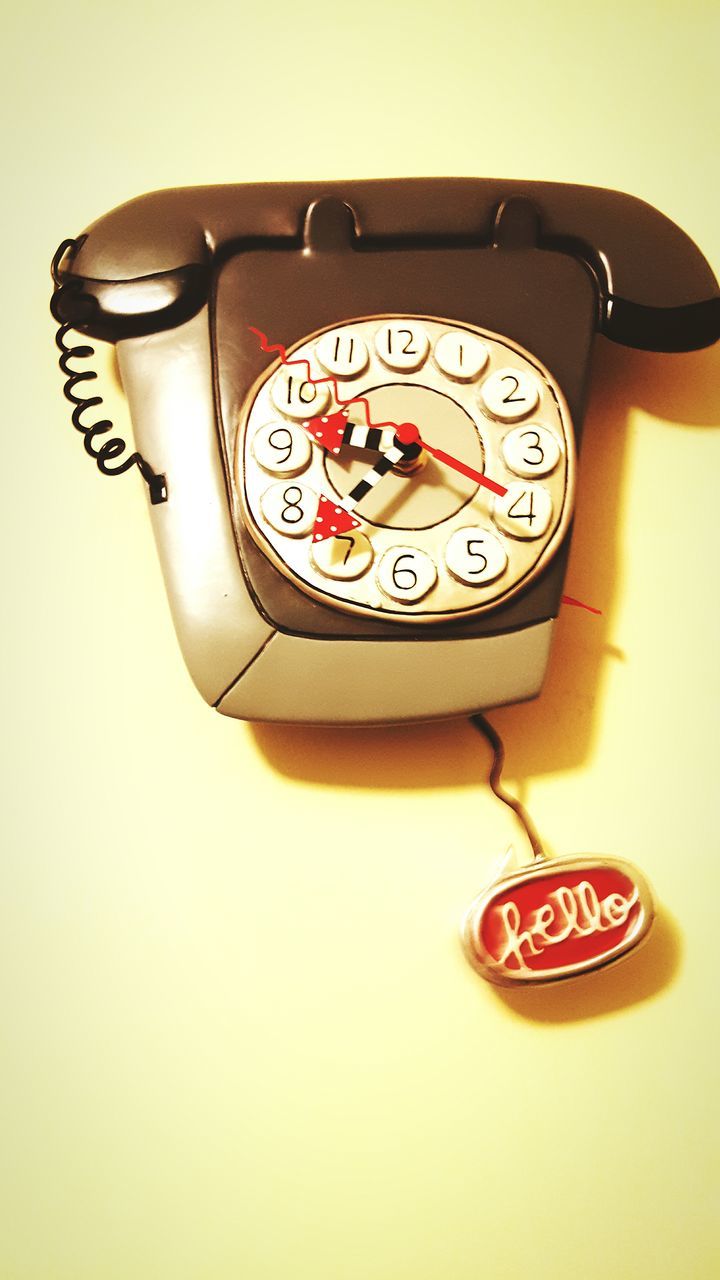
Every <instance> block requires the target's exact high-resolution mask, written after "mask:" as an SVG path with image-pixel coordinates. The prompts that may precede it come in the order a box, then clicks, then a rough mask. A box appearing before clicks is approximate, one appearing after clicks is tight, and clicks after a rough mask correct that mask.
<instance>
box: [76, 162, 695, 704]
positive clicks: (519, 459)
mask: <svg viewBox="0 0 720 1280" xmlns="http://www.w3.org/2000/svg"><path fill="white" fill-rule="evenodd" d="M56 283H57V285H58V288H57V291H56V294H55V297H54V301H53V311H54V314H55V315H56V317H57V318H58V319H60V320H61V321H62V322H64V323H67V324H71V325H73V327H75V328H77V329H79V330H80V331H81V332H83V333H86V334H88V335H90V336H94V337H97V338H100V339H103V340H106V341H110V342H114V343H116V344H117V352H118V361H119V366H120V371H121V376H122V381H123V386H124V389H125V392H126V394H127V397H128V400H129V405H130V411H131V416H132V421H133V425H134V431H135V437H136V442H137V445H138V448H139V450H140V451H141V453H142V455H143V456H144V457H145V458H148V459H149V460H150V462H151V463H152V465H153V466H154V467H156V468H158V469H159V470H162V471H163V472H164V473H165V474H164V478H165V482H166V494H165V493H163V495H162V496H163V498H164V497H166V499H167V500H166V501H154V503H153V505H151V507H150V512H151V518H152V523H153V527H154V532H155V537H156V541H157V545H158V550H159V554H160V559H161V563H162V568H163V573H164V577H165V581H166V584H167V590H168V595H169V599H170V604H171V608H172V613H173V618H174V622H175V627H176V630H177V634H178V638H179V641H180V645H181V648H182V651H183V654H184V657H185V661H186V663H187V666H188V668H189V671H190V673H191V675H192V677H193V679H194V681H195V684H196V685H197V688H198V689H199V691H200V692H201V694H202V695H203V697H204V698H205V699H206V701H207V702H208V703H210V704H212V705H213V706H215V707H216V708H217V710H219V711H221V712H223V713H224V714H227V715H231V716H237V717H240V718H244V719H249V720H259V721H262V720H265V721H280V722H302V723H319V724H331V723H337V724H342V723H346V724H379V723H397V722H402V721H412V720H428V719H433V718H442V717H450V716H455V715H464V714H467V713H469V712H473V711H478V710H480V709H483V708H486V707H489V706H493V705H499V704H502V703H508V702H515V701H521V700H524V699H527V698H531V697H533V696H535V695H537V694H538V693H539V691H540V687H541V684H542V680H543V675H544V672H545V668H546V664H547V660H548V654H549V648H550V641H551V636H552V629H553V621H554V619H555V618H556V616H557V612H558V608H559V605H560V600H561V594H562V586H563V578H564V574H565V567H566V561H567V555H568V550H569V536H570V528H571V519H572V500H573V486H574V475H575V465H576V452H577V448H578V446H579V442H580V437H581V427H582V419H583V411H584V406H585V398H586V391H587V380H588V373H589V367H590V357H591V351H592V345H593V339H594V335H595V333H596V332H598V331H599V332H601V333H604V334H606V335H607V336H608V337H609V338H611V339H613V340H614V341H616V342H619V343H623V344H626V345H628V346H633V347H640V348H644V349H651V350H658V351H684V350H692V349H696V348H699V347H703V346H707V345H710V344H711V343H713V342H714V341H716V340H717V338H718V337H719V336H720V295H719V292H718V285H717V282H716V280H715V278H714V276H713V273H712V271H711V269H710V267H709V266H708V264H707V263H706V261H705V260H704V258H703V256H702V255H701V253H700V251H699V250H698V249H697V247H696V246H695V245H694V244H693V243H692V241H691V240H690V239H689V238H688V237H687V236H686V235H685V234H684V233H683V232H682V231H681V230H680V229H679V228H678V227H677V226H675V225H674V224H673V223H672V222H671V221H669V220H668V219H667V218H666V217H664V216H663V215H662V214H661V213H659V212H658V211H657V210H655V209H653V208H651V207H650V206H649V205H647V204H645V203H643V202H641V201H640V200H637V199H635V198H633V197H631V196H628V195H624V194H620V193H618V192H614V191H606V190H601V189H598V188H590V187H582V186H571V185H561V184H551V183H540V182H519V181H501V180H485V179H482V180H481V179H452V180H448V179H411V180H393V181H385V180H377V181H362V182H355V181H349V182H333V183H297V184H276V185H265V184H263V185H241V186H219V187H200V188H189V189H178V190H168V191H160V192H155V193H152V194H149V195H145V196H142V197H140V198H138V199H135V200H132V201H130V202H129V203H128V204H125V205H123V206H121V207H120V208H118V209H116V210H115V211H114V212H112V213H110V214H108V215H107V216H106V217H103V218H101V219H100V220H99V221H97V222H96V223H94V224H93V225H92V226H91V227H90V228H89V230H88V231H87V232H86V233H85V235H84V236H82V237H81V238H80V239H79V241H77V242H75V247H74V248H73V250H71V251H69V252H67V253H66V254H65V255H64V257H63V259H62V261H61V262H60V264H59V270H58V272H57V275H56ZM408 422H410V424H411V426H413V425H414V427H415V436H414V437H413V436H412V432H411V440H412V439H414V441H415V444H414V449H413V445H412V442H411V443H410V444H408V443H407V440H406V442H405V444H404V445H402V444H401V448H400V452H401V454H402V456H400V457H398V450H397V446H398V443H399V440H400V436H399V435H397V434H396V432H395V428H396V427H398V428H399V427H400V426H401V425H403V424H404V426H405V427H407V424H408ZM378 424H381V425H378ZM382 424H385V425H382ZM388 424H390V425H388ZM76 425H77V424H76ZM315 428H318V430H317V431H316V430H315ZM331 430H332V431H334V432H335V433H336V434H335V436H334V437H333V436H332V435H331V437H328V436H327V434H326V435H324V436H323V435H322V433H323V432H325V433H327V431H331ZM373 433H374V434H373ZM315 436H317V439H315V438H314V437H315ZM425 443H427V446H428V449H432V448H433V447H434V449H435V453H434V454H433V453H432V452H430V453H428V452H425V450H424V449H423V447H422V446H423V445H424V444H425ZM393 448H395V452H394V453H393V452H392V450H393ZM388 449H389V452H388ZM386 455H387V457H388V458H389V459H392V460H394V463H395V465H393V466H392V467H390V463H389V461H388V462H385V463H381V464H380V466H379V467H378V466H377V465H375V466H373V462H375V463H377V460H378V459H379V458H381V459H382V458H384V457H385V456H386ZM448 458H449V459H450V462H449V463H448V462H447V459H448ZM458 462H459V463H460V464H461V465H460V466H457V465H453V463H455V464H457V463H458ZM368 469H369V470H368ZM368 476H369V484H368V483H366V481H365V480H363V477H368ZM486 477H487V478H488V479H489V480H490V485H492V484H493V483H494V485H495V489H496V491H495V492H493V491H492V489H491V488H488V487H486V486H485V484H484V483H481V482H480V481H481V480H484V478H486ZM363 486H365V488H363ZM371 489H372V492H370V490H371ZM501 490H504V493H501V492H500V491H501ZM348 492H351V493H357V492H362V494H363V497H362V500H361V501H357V503H356V505H355V507H353V505H352V504H351V503H350V502H349V501H348V500H347V498H348ZM323 504H325V505H323ZM321 511H326V512H328V513H329V519H330V521H331V522H332V520H334V519H336V518H338V517H339V518H340V520H341V521H344V522H345V523H344V525H343V527H342V530H341V532H340V533H339V534H335V535H334V536H332V537H330V536H320V535H318V533H317V529H318V523H317V522H318V520H319V519H320V513H321ZM330 527H332V528H334V527H335V526H333V525H332V523H331V526H330Z"/></svg>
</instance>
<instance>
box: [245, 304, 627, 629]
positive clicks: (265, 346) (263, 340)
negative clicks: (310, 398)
mask: <svg viewBox="0 0 720 1280" xmlns="http://www.w3.org/2000/svg"><path fill="white" fill-rule="evenodd" d="M248 329H249V330H250V332H251V333H254V334H256V335H257V337H258V338H259V339H260V346H261V348H262V350H263V351H265V352H266V353H267V354H268V355H271V354H272V352H273V351H277V353H278V355H279V356H280V360H281V363H282V364H286V365H287V364H301V365H304V366H305V368H306V369H307V375H308V376H307V380H308V382H312V383H313V384H315V385H318V384H319V383H321V382H330V383H331V384H332V388H333V391H334V393H335V399H336V400H337V402H338V404H341V405H343V406H345V405H348V404H361V405H363V407H364V409H365V417H366V419H367V425H368V426H369V427H399V426H401V425H402V426H405V425H409V426H413V425H414V424H413V423H409V424H406V423H402V424H401V423H399V422H373V420H372V418H371V417H370V405H369V404H368V402H367V400H366V399H365V397H364V396H351V397H350V399H349V400H343V398H342V396H341V395H340V391H339V389H338V384H337V378H334V377H332V375H330V376H328V377H327V378H313V376H312V373H311V372H310V364H309V362H308V361H307V360H304V359H300V360H288V354H287V351H286V349H285V347H284V346H283V345H282V343H281V342H272V343H271V342H268V337H267V334H266V333H263V331H262V329H256V328H255V326H254V325H252V324H250V325H248ZM416 430H417V428H416ZM560 603H561V604H572V605H577V607H578V608H579V609H587V611H588V613H597V614H600V615H602V609H595V608H594V607H593V605H591V604H585V603H584V601H583V600H575V599H574V597H573V596H561V597H560Z"/></svg>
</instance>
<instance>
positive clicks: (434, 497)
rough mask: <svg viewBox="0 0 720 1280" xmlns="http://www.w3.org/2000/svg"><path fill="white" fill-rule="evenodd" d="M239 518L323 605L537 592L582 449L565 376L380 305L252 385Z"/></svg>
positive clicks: (401, 611)
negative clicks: (558, 379)
mask: <svg viewBox="0 0 720 1280" xmlns="http://www.w3.org/2000/svg"><path fill="white" fill-rule="evenodd" d="M235 469H236V481H237V490H238V494H239V495H240V501H241V506H242V518H243V520H244V522H245V523H246V525H247V527H248V529H249V530H250V533H251V534H252V536H253V538H254V540H255V541H256V542H257V544H258V546H259V547H260V548H261V550H262V551H263V552H264V553H265V555H267V557H268V558H269V559H270V560H271V561H272V563H273V564H274V565H275V566H276V567H277V568H278V569H279V570H280V572H281V573H283V574H284V575H285V576H286V577H288V578H289V579H290V580H291V581H292V582H293V583H294V584H295V585H296V586H297V587H298V588H300V589H301V590H302V591H305V592H306V593H307V594H308V595H310V596H312V597H313V598H314V599H317V600H321V601H322V602H324V603H326V604H330V605H332V606H334V607H336V608H338V609H341V610H343V611H347V612H351V613H361V614H365V615H368V614H371V615H373V616H378V615H382V616H385V617H388V618H391V619H393V620H398V621H403V620H407V621H410V622H413V623H417V622H419V621H426V622H432V621H446V620H447V619H448V617H452V616H463V615H467V614H473V613H479V612H482V611H484V610H488V609H492V608H494V607H496V606H497V605H498V604H500V603H503V602H504V601H506V600H507V599H508V598H509V597H510V596H511V595H513V594H514V593H516V592H517V591H519V590H521V589H522V588H524V587H526V586H527V585H528V583H529V582H530V581H531V580H532V578H533V577H534V576H535V575H536V574H537V573H539V572H540V570H541V569H542V568H543V567H544V565H545V564H546V563H547V562H548V560H549V559H550V557H551V556H552V555H553V554H554V552H555V551H556V550H557V548H558V547H559V545H560V542H561V541H562V538H563V536H564V534H565V532H566V529H567V526H568V523H569V520H570V515H571V510H572V499H573V488H574V471H575V453H574V437H573V431H572V424H571V422H570V415H569V411H568V408H567V405H566V404H565V401H564V398H563V396H562V393H561V392H560V389H559V387H558V386H557V384H556V383H555V382H554V381H553V379H552V377H551V375H550V373H549V372H548V371H547V369H545V368H544V367H543V366H542V365H541V364H540V362H539V361H538V360H536V359H535V357H534V356H532V355H531V354H530V353H529V352H527V351H524V350H523V349H522V348H521V347H519V346H518V345H517V344H516V343H514V342H512V341H510V340H509V339H507V338H503V337H501V336H499V335H498V334H494V333H489V332H487V331H485V330H483V329H479V328H476V327H473V326H470V325H467V324H457V323H454V322H453V321H450V320H441V319H437V318H433V317H429V316H387V315H383V316H371V317H364V318H361V319H355V320H350V321H347V322H343V323H342V324H338V325H334V326H333V327H332V328H329V329H325V330H321V331H319V332H317V333H314V334H311V335H310V336H309V337H307V338H305V339H304V340H303V341H302V342H301V343H299V344H297V345H296V346H295V347H294V348H293V349H292V350H290V351H289V352H288V355H287V361H286V362H285V363H281V364H278V363H276V364H274V365H273V366H272V367H271V368H270V369H269V370H268V372H267V373H266V374H264V375H263V377H262V378H261V379H260V380H259V381H258V382H257V383H256V384H255V386H254V387H253V389H252V391H251V393H250V396H249V397H248V401H247V404H246V408H245V411H244V413H243V416H242V419H241V422H240V429H239V432H238V443H237V449H236V455H235Z"/></svg>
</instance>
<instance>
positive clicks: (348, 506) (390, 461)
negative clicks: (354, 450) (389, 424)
mask: <svg viewBox="0 0 720 1280" xmlns="http://www.w3.org/2000/svg"><path fill="white" fill-rule="evenodd" d="M360 429H361V430H362V431H368V430H369V431H378V432H379V431H380V428H379V427H369V428H368V427H362V428H360ZM393 439H394V433H393ZM353 443H356V442H355V441H353ZM364 447H365V448H371V447H372V446H370V445H365V446H364ZM409 447H410V446H408V445H404V446H403V445H401V444H400V443H397V444H395V443H393V444H391V446H390V448H389V449H385V450H384V452H383V453H381V454H380V457H379V458H378V460H377V462H376V463H375V466H374V467H371V468H370V470H369V471H366V472H365V475H364V476H363V477H362V480H358V482H357V484H355V485H353V488H352V489H351V490H350V492H349V493H348V494H347V495H346V496H345V497H344V498H341V499H340V502H339V503H338V502H335V500H334V499H333V498H326V497H325V495H324V494H322V493H321V494H320V497H319V500H318V509H317V515H316V517H315V525H314V527H313V534H312V537H313V542H323V541H324V539H325V538H336V537H337V535H338V534H340V533H348V532H349V530H350V529H357V528H358V526H359V524H360V521H359V520H356V519H355V517H354V515H353V514H352V513H353V511H354V510H355V508H356V506H357V504H358V502H362V499H363V498H365V497H367V495H368V494H369V493H370V491H371V489H374V488H375V485H376V484H377V483H378V481H379V480H382V477H383V476H385V475H387V473H388V471H392V469H393V467H394V466H397V464H398V462H400V461H401V460H402V459H403V458H404V457H405V455H406V453H407V452H408V449H409Z"/></svg>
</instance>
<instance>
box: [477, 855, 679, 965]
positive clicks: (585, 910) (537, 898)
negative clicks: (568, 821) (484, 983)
mask: <svg viewBox="0 0 720 1280" xmlns="http://www.w3.org/2000/svg"><path fill="white" fill-rule="evenodd" d="M653 916H654V906H653V900H652V893H651V891H650V887H649V885H648V883H647V881H646V879H645V877H644V876H643V875H642V874H641V872H640V871H638V869H637V867H634V866H633V865H632V863H630V862H625V861H624V860H623V859H620V858H597V857H592V856H590V855H583V856H580V857H571V858H553V859H548V860H547V861H541V862H536V863H533V865H532V866H530V867H523V868H521V869H520V870H519V871H517V872H515V873H514V874H513V875H510V876H505V877H503V878H502V879H500V880H496V881H495V883H494V884H492V885H490V886H489V887H488V888H487V889H485V890H484V892H483V893H481V894H480V895H479V897H477V898H476V899H475V901H474V902H473V904H472V906H471V907H470V910H469V911H468V914H467V916H466V917H465V921H464V925H463V941H464V944H465V949H466V951H467V953H468V957H469V959H470V961H471V963H472V964H473V965H474V966H475V968H476V969H478V970H479V972H480V973H481V974H482V976H483V977H484V978H487V979H488V980H489V981H490V982H496V983H500V984H502V985H503V986H510V985H515V984H517V983H540V982H554V981H556V980H558V979H560V978H573V977H577V976H578V975H579V974H581V973H587V972H588V971H589V970H592V969H600V968H602V967H604V966H605V965H608V964H611V963H613V962H614V961H615V960H619V959H621V957H623V956H626V955H628V954H629V953H630V952H631V951H633V950H634V949H635V948H636V947H637V946H638V945H639V944H640V943H641V942H642V941H643V939H644V938H645V937H646V936H647V933H648V930H649V929H650V926H651V924H652V921H653Z"/></svg>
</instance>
